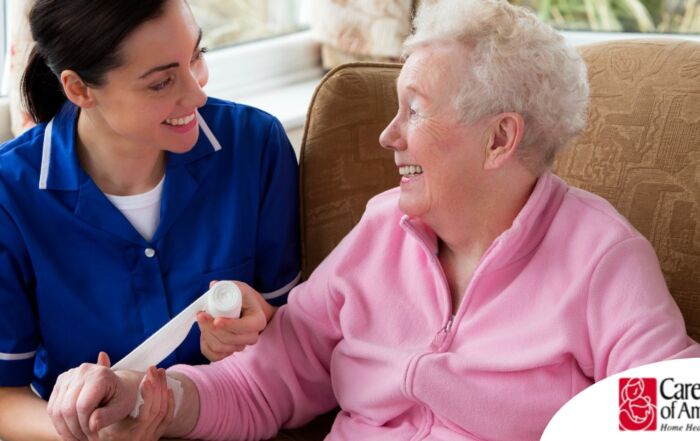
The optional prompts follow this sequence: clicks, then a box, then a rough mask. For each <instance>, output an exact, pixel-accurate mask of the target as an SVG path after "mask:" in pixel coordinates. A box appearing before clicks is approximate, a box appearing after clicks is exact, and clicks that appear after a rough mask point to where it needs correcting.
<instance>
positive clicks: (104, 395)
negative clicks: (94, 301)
mask: <svg viewBox="0 0 700 441" xmlns="http://www.w3.org/2000/svg"><path fill="white" fill-rule="evenodd" d="M109 366H110V363H109V357H107V354H105V353H104V352H102V353H100V355H99V357H98V360H97V364H90V363H83V364H82V365H81V366H80V367H77V368H74V369H71V370H69V371H67V372H65V373H63V374H61V375H60V376H59V377H58V379H57V380H56V385H55V386H54V389H53V392H52V393H51V397H50V398H49V403H48V406H47V409H46V410H47V413H48V414H49V417H50V418H51V422H52V423H53V425H54V427H55V428H56V431H57V432H58V434H59V435H60V436H61V438H62V439H63V440H66V441H78V440H79V441H85V440H94V439H98V438H97V432H98V431H99V430H100V429H101V428H104V427H106V426H109V425H111V424H113V423H115V422H117V421H121V420H123V419H124V418H126V417H127V416H128V415H129V413H130V412H131V410H132V409H133V408H134V405H135V404H136V397H137V394H138V386H139V382H140V381H141V374H139V373H137V372H130V371H119V372H115V371H112V370H111V369H110V368H109Z"/></svg>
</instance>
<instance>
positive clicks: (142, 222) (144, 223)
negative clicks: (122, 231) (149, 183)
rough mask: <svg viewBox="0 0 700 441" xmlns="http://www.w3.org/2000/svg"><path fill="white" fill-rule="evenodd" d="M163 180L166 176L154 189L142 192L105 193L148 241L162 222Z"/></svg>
mask: <svg viewBox="0 0 700 441" xmlns="http://www.w3.org/2000/svg"><path fill="white" fill-rule="evenodd" d="M163 182H165V176H163V179H161V180H160V182H159V183H158V185H156V186H155V187H153V189H152V190H148V191H147V192H146V193H141V194H134V195H129V196H115V195H111V194H107V193H105V196H107V199H109V200H110V202H112V204H113V205H114V206H115V207H117V209H119V211H121V212H122V214H123V215H124V217H126V218H127V219H128V220H129V222H131V225H133V226H134V228H135V229H136V231H138V232H139V234H140V235H141V236H143V238H144V239H146V240H147V241H148V242H150V241H151V239H152V238H153V235H154V234H155V232H156V228H158V224H159V223H160V199H161V196H162V194H163Z"/></svg>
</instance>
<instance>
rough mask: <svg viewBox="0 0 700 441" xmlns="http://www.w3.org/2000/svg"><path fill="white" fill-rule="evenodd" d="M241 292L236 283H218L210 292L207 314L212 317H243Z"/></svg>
mask: <svg viewBox="0 0 700 441" xmlns="http://www.w3.org/2000/svg"><path fill="white" fill-rule="evenodd" d="M241 302H242V296H241V291H240V290H239V289H238V287H237V286H236V284H235V283H233V282H229V281H223V282H218V283H217V284H216V285H214V287H213V288H212V289H210V290H209V295H208V298H207V312H208V313H209V315H211V316H212V317H229V318H238V317H240V315H241Z"/></svg>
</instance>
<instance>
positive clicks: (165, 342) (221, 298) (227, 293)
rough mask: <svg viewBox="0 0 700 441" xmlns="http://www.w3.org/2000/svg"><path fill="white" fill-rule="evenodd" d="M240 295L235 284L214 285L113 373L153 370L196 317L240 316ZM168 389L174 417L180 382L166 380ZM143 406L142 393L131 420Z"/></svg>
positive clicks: (120, 364) (121, 363) (115, 367)
mask: <svg viewBox="0 0 700 441" xmlns="http://www.w3.org/2000/svg"><path fill="white" fill-rule="evenodd" d="M241 304H242V298H241V291H240V290H239V289H238V287H237V286H236V284H235V283H233V282H229V281H223V282H217V283H216V284H215V285H214V287H213V288H211V289H210V290H209V291H207V292H205V293H204V294H202V296H201V297H199V298H198V299H197V300H195V301H194V302H193V303H192V304H191V305H189V306H188V307H187V308H185V309H184V310H182V311H181V312H180V313H179V314H178V315H176V316H175V317H173V318H172V319H171V320H170V321H169V322H168V323H166V324H165V325H164V326H163V327H162V328H160V329H159V330H158V331H156V332H155V334H153V335H151V336H150V337H148V338H147V339H146V340H145V341H144V342H143V343H141V344H140V345H139V346H138V347H136V349H134V350H133V351H131V352H130V353H129V354H128V355H127V356H126V357H124V358H122V359H121V360H119V362H118V363H117V364H115V365H114V366H113V367H112V369H113V370H118V369H128V370H135V371H140V372H145V371H146V369H148V367H149V366H156V365H157V364H158V363H160V362H161V361H163V360H164V359H165V357H167V356H168V355H170V354H171V353H172V352H173V351H174V350H175V349H177V347H178V346H180V344H182V342H183V341H184V340H185V337H187V334H189V332H190V329H191V328H192V325H193V324H194V323H195V322H196V321H197V313H198V312H199V311H206V312H208V313H209V314H210V315H211V316H213V317H230V318H238V317H240V314H241ZM167 381H168V388H169V389H171V390H172V391H173V395H174V396H175V413H177V409H178V408H179V404H180V402H181V401H182V385H181V384H180V382H179V381H177V380H175V379H173V378H170V377H167ZM142 403H143V398H142V396H141V389H140V388H139V394H138V397H137V400H136V406H135V407H134V410H133V411H132V412H131V416H132V417H134V418H136V417H137V416H138V413H139V408H140V406H141V404H142Z"/></svg>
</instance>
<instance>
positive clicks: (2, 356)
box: [0, 351, 36, 361]
mask: <svg viewBox="0 0 700 441" xmlns="http://www.w3.org/2000/svg"><path fill="white" fill-rule="evenodd" d="M34 354H36V351H32V352H25V353H22V354H7V353H5V352H0V360H2V361H18V360H27V359H30V358H32V357H33V356H34Z"/></svg>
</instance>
